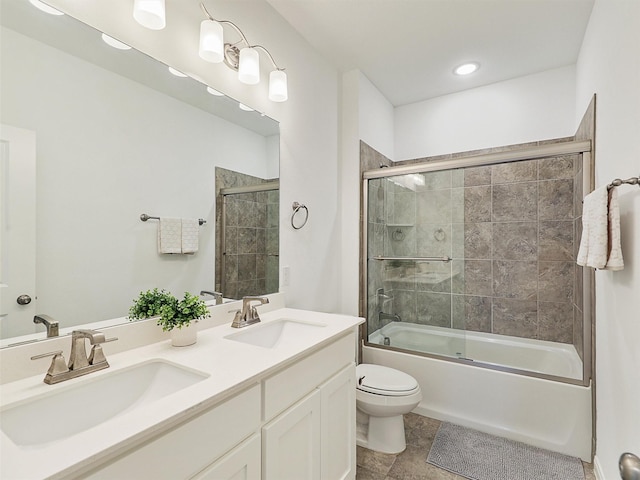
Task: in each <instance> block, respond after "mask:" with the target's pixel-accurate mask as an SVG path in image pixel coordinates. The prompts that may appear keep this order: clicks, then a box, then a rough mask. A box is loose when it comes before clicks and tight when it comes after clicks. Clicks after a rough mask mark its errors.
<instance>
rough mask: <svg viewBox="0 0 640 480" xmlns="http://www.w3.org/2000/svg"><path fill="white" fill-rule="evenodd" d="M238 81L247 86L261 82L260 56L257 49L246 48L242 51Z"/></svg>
mask: <svg viewBox="0 0 640 480" xmlns="http://www.w3.org/2000/svg"><path fill="white" fill-rule="evenodd" d="M238 80H240V81H241V82H242V83H246V84H247V85H255V84H257V83H259V82H260V56H259V55H258V51H257V50H256V49H254V48H251V47H246V48H243V49H242V50H240V61H239V62H238Z"/></svg>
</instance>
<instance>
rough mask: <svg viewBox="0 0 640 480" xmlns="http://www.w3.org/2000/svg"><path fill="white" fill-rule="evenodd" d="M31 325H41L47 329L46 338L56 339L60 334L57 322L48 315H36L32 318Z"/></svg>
mask: <svg viewBox="0 0 640 480" xmlns="http://www.w3.org/2000/svg"><path fill="white" fill-rule="evenodd" d="M33 323H41V324H43V325H44V326H45V327H46V328H47V338H51V337H57V336H58V335H59V334H60V333H59V330H58V321H57V320H54V319H53V318H51V317H50V316H49V315H36V316H35V317H33Z"/></svg>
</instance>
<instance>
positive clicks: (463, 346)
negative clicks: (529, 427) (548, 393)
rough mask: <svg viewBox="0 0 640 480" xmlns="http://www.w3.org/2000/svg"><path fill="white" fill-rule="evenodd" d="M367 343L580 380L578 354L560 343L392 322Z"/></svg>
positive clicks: (580, 365)
mask: <svg viewBox="0 0 640 480" xmlns="http://www.w3.org/2000/svg"><path fill="white" fill-rule="evenodd" d="M385 342H386V343H385ZM369 343H375V344H378V345H389V346H391V347H396V348H401V349H404V350H412V351H418V352H423V353H433V354H436V355H443V356H447V357H455V358H464V359H467V360H473V361H475V362H481V363H485V364H489V365H494V366H499V367H507V368H515V369H518V370H526V371H529V372H535V373H542V374H546V375H553V376H557V377H564V378H571V379H574V380H580V379H582V360H580V357H579V356H578V352H577V351H576V349H575V347H574V346H573V345H567V344H563V343H556V342H546V341H543V340H530V339H527V338H519V337H509V336H506V335H492V334H489V333H480V332H471V331H463V330H453V329H450V328H443V327H433V326H429V325H419V324H415V323H406V322H392V323H389V324H387V325H385V326H384V327H382V328H381V329H379V330H376V331H375V332H374V333H372V334H371V335H370V336H369Z"/></svg>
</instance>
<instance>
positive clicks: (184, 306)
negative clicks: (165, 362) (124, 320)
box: [129, 288, 209, 347]
mask: <svg viewBox="0 0 640 480" xmlns="http://www.w3.org/2000/svg"><path fill="white" fill-rule="evenodd" d="M155 316H158V317H159V318H158V322H157V324H158V325H159V326H161V327H162V330H163V331H165V332H170V333H171V344H172V345H173V346H176V347H185V346H187V345H193V344H194V343H196V340H197V333H198V329H197V328H196V326H195V325H194V326H191V327H190V325H191V322H192V321H197V320H200V319H202V318H206V317H208V316H209V309H208V308H207V305H206V304H205V303H204V301H203V300H201V299H200V298H199V297H197V296H196V295H192V294H190V293H189V292H185V293H184V297H183V298H182V300H178V299H177V298H176V297H174V296H173V295H172V294H171V293H169V292H167V291H166V290H158V289H157V288H154V289H153V290H147V291H146V292H141V293H140V296H139V297H138V299H137V300H135V301H134V304H133V305H132V306H131V308H130V309H129V319H130V320H133V319H141V318H150V317H155Z"/></svg>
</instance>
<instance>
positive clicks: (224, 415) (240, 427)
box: [76, 385, 261, 480]
mask: <svg viewBox="0 0 640 480" xmlns="http://www.w3.org/2000/svg"><path fill="white" fill-rule="evenodd" d="M260 400H261V393H260V385H255V386H253V387H251V388H249V389H248V390H245V391H244V392H242V393H240V394H238V395H236V396H234V397H232V398H230V399H228V400H226V401H224V402H223V403H221V404H220V405H217V406H215V407H213V408H211V409H210V410H208V411H206V412H204V413H202V414H200V415H198V416H196V417H195V418H192V419H189V420H187V421H186V422H185V423H183V424H182V425H180V426H178V427H176V428H174V429H173V430H170V431H168V432H167V433H164V434H162V435H161V436H159V437H156V438H153V439H151V440H149V441H147V442H145V443H143V444H142V446H139V447H137V448H135V449H133V450H130V451H127V452H126V453H124V454H123V455H121V456H120V457H117V458H116V459H115V460H112V461H110V462H108V463H107V464H106V465H101V466H99V467H98V468H97V469H95V470H93V471H92V472H90V473H88V474H83V475H81V476H78V477H76V478H83V479H85V478H86V479H92V480H98V479H104V480H114V479H118V480H134V479H135V480H138V479H139V480H142V479H154V480H161V479H167V480H178V479H187V478H191V477H193V476H194V475H196V474H198V472H201V471H202V470H203V469H204V468H206V467H207V466H208V465H211V464H212V463H213V462H215V461H216V460H218V459H220V457H221V456H222V455H224V454H225V453H226V452H228V451H229V450H231V449H232V448H233V447H234V446H236V445H238V444H239V443H241V442H242V441H243V440H244V439H246V438H248V437H249V436H251V434H252V433H254V432H258V431H259V429H260ZM243 452H244V453H247V451H246V450H245V451H243ZM258 458H259V457H258ZM247 463H250V460H247ZM254 463H255V462H254ZM196 478H197V477H196ZM202 478H208V477H206V476H205V477H202ZM209 478H213V477H209ZM230 478H235V477H233V476H232V477H230ZM238 478H243V477H238ZM247 478H251V477H247ZM254 478H255V477H254ZM257 478H260V477H257Z"/></svg>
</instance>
